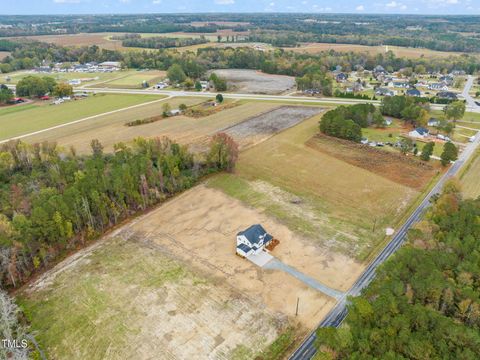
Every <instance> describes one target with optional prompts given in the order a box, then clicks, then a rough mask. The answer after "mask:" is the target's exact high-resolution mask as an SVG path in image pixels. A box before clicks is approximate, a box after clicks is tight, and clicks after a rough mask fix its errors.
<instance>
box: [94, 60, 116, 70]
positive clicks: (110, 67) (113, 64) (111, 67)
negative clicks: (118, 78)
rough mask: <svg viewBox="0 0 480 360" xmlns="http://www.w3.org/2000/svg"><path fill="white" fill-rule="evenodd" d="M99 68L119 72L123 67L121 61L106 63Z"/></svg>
mask: <svg viewBox="0 0 480 360" xmlns="http://www.w3.org/2000/svg"><path fill="white" fill-rule="evenodd" d="M98 67H100V68H102V69H107V70H118V69H120V68H121V67H122V64H121V63H120V61H104V62H102V63H100V64H98Z"/></svg>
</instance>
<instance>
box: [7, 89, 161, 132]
mask: <svg viewBox="0 0 480 360" xmlns="http://www.w3.org/2000/svg"><path fill="white" fill-rule="evenodd" d="M158 99H161V97H160V96H156V95H119V94H114V95H113V94H112V95H103V94H98V95H96V96H90V97H88V98H86V99H82V100H77V101H73V100H72V101H69V102H65V103H63V104H60V105H48V104H43V105H39V106H35V105H33V106H32V105H27V106H28V109H27V110H23V111H22V110H20V108H21V106H19V107H15V108H14V109H15V111H13V112H11V111H12V110H9V109H1V110H0V140H5V139H8V138H11V137H15V136H19V135H23V134H27V133H30V132H34V131H38V130H42V129H45V128H49V127H52V126H56V125H60V124H66V123H68V122H71V121H75V120H78V119H81V118H84V117H88V116H92V115H96V114H101V113H104V112H108V111H112V110H116V109H120V108H124V107H128V106H132V105H137V104H141V103H144V102H148V101H153V100H158ZM2 111H10V113H8V112H7V113H3V114H2Z"/></svg>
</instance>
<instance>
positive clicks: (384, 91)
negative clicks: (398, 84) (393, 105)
mask: <svg viewBox="0 0 480 360" xmlns="http://www.w3.org/2000/svg"><path fill="white" fill-rule="evenodd" d="M375 95H377V96H394V95H395V92H394V91H393V90H390V89H387V88H378V89H377V90H375Z"/></svg>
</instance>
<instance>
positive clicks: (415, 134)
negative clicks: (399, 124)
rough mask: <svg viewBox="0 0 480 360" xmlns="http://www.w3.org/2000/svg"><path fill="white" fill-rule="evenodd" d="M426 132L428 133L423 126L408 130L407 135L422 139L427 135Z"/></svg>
mask: <svg viewBox="0 0 480 360" xmlns="http://www.w3.org/2000/svg"><path fill="white" fill-rule="evenodd" d="M428 134H429V131H428V129H425V128H423V127H418V128H416V129H415V130H413V131H410V132H409V133H408V136H410V137H413V138H419V139H423V138H425V137H427V136H428Z"/></svg>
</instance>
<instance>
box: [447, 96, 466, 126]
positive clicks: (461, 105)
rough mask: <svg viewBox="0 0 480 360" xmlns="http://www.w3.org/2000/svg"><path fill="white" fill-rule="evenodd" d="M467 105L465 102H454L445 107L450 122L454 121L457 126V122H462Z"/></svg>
mask: <svg viewBox="0 0 480 360" xmlns="http://www.w3.org/2000/svg"><path fill="white" fill-rule="evenodd" d="M465 110H466V105H465V102H463V101H454V102H452V103H450V104H448V105H446V106H445V108H444V109H443V112H444V114H445V118H447V119H449V120H453V123H454V124H455V123H456V122H457V120H460V119H462V118H463V116H464V115H465Z"/></svg>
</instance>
